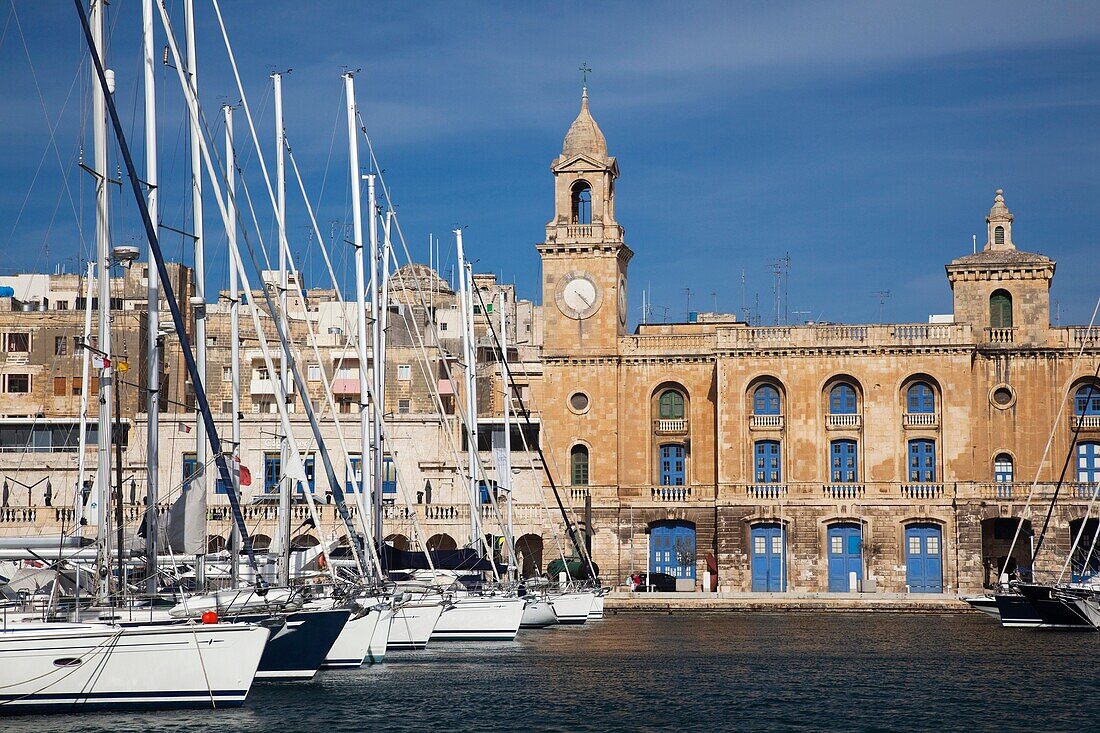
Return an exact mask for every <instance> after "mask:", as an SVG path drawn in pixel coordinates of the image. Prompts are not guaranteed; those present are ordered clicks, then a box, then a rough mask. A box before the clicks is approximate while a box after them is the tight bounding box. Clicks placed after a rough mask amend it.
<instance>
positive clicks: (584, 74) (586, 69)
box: [577, 61, 592, 86]
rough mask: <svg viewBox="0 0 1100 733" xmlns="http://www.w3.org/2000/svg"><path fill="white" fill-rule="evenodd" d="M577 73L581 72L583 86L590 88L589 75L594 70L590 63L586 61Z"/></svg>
mask: <svg viewBox="0 0 1100 733" xmlns="http://www.w3.org/2000/svg"><path fill="white" fill-rule="evenodd" d="M577 71H579V72H581V84H583V85H584V86H588V75H589V74H591V73H592V69H591V68H590V67H589V66H588V62H587V61H585V62H584V63H582V64H581V65H580V68H578V69H577Z"/></svg>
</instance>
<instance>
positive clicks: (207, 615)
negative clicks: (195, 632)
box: [202, 611, 218, 624]
mask: <svg viewBox="0 0 1100 733" xmlns="http://www.w3.org/2000/svg"><path fill="white" fill-rule="evenodd" d="M202 622H203V623H204V624H216V623H218V614H217V612H215V611H203V614H202Z"/></svg>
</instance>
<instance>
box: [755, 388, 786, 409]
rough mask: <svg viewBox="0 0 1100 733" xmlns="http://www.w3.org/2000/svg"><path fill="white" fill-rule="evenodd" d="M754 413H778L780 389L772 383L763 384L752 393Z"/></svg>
mask: <svg viewBox="0 0 1100 733" xmlns="http://www.w3.org/2000/svg"><path fill="white" fill-rule="evenodd" d="M752 414H754V415H778V414H780V412H779V390H778V389H776V388H775V387H773V386H772V385H770V384H762V385H760V386H759V387H757V388H756V391H755V392H753V393H752Z"/></svg>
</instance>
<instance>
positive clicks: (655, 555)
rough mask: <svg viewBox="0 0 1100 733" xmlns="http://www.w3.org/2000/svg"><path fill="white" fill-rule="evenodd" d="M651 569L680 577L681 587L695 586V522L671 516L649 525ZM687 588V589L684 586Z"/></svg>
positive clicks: (677, 579)
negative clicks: (671, 517) (668, 518)
mask: <svg viewBox="0 0 1100 733" xmlns="http://www.w3.org/2000/svg"><path fill="white" fill-rule="evenodd" d="M649 572H651V573H664V574H665V575H671V576H672V577H674V578H676V587H677V590H681V581H683V585H684V586H688V587H690V589H692V590H694V589H695V525H694V524H693V523H692V522H687V521H683V520H676V519H670V520H665V521H660V522H653V523H652V524H651V525H650V526H649ZM684 589H686V588H684Z"/></svg>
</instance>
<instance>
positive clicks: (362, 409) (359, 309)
mask: <svg viewBox="0 0 1100 733" xmlns="http://www.w3.org/2000/svg"><path fill="white" fill-rule="evenodd" d="M344 89H345V92H346V94H345V96H346V97H347V99H346V101H347V107H348V168H349V171H350V173H351V220H352V245H353V246H354V247H355V327H356V338H355V345H356V354H357V355H358V357H359V479H358V484H359V486H358V489H359V495H358V496H357V497H356V501H357V504H358V506H359V511H360V516H361V519H362V522H363V527H364V530H369V528H370V527H373V526H374V519H373V512H371V511H369V510H368V506H367V499H368V498H369V497H370V494H368V493H367V492H368V491H370V489H369V488H368V487H369V486H370V484H369V483H368V482H367V481H366V478H367V476H368V475H369V474H368V472H367V462H368V461H369V460H370V406H369V405H368V404H367V395H368V394H370V384H369V382H368V381H367V300H366V298H367V285H366V281H365V276H364V274H363V203H362V199H361V193H360V180H361V178H360V175H359V130H358V129H357V128H356V126H355V118H356V110H355V77H354V75H353V74H352V73H351V72H348V73H346V74H344ZM365 178H366V179H367V181H368V185H369V186H370V190H371V192H372V195H373V191H374V176H373V175H368V176H365ZM368 520H369V521H368ZM348 539H349V541H350V539H351V538H350V537H349V538H348ZM364 540H366V541H367V542H370V541H371V538H370V537H364Z"/></svg>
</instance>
